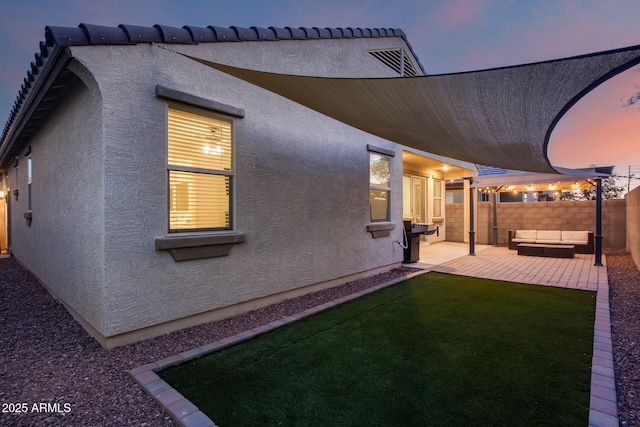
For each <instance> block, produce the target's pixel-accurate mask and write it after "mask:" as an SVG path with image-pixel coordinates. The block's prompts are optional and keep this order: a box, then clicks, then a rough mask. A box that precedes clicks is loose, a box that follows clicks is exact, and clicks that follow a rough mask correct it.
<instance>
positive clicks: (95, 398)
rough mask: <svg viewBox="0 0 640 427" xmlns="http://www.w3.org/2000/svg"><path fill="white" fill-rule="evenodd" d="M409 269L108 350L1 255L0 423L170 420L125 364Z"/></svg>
mask: <svg viewBox="0 0 640 427" xmlns="http://www.w3.org/2000/svg"><path fill="white" fill-rule="evenodd" d="M414 271H416V270H414V269H397V270H392V271H390V272H388V273H383V274H379V275H377V276H373V277H370V278H367V279H360V280H356V281H354V282H350V283H347V284H345V285H342V286H338V287H335V288H331V289H327V290H325V291H320V292H315V293H312V294H309V295H305V296H302V297H299V298H295V299H292V300H288V301H285V302H282V303H279V304H275V305H272V306H269V307H265V308H262V309H259V310H255V311H252V312H250V313H247V314H245V315H243V316H239V317H236V318H232V319H227V320H223V321H220V322H214V323H209V324H204V325H199V326H195V327H192V328H188V329H184V330H181V331H178V332H174V333H171V334H168V335H164V336H161V337H158V338H154V339H151V340H147V341H144V342H141V343H136V344H131V345H127V346H123V347H118V348H116V349H113V350H110V351H109V350H105V349H103V348H102V347H101V346H100V344H98V342H97V341H95V340H94V339H93V338H92V337H90V336H89V335H88V334H87V333H86V332H85V331H84V329H82V327H81V326H80V325H79V324H78V323H77V322H75V321H74V320H73V318H72V317H71V315H70V314H69V313H68V312H67V310H66V309H65V308H64V307H63V306H62V304H60V303H59V302H57V301H56V300H54V299H53V298H52V297H51V295H50V294H49V293H48V292H47V291H46V290H45V289H44V287H43V286H42V285H40V283H39V282H38V281H37V280H36V279H34V277H33V276H32V275H31V274H29V273H28V272H27V271H25V270H24V269H23V268H22V267H21V266H20V265H19V264H18V263H17V262H15V261H14V260H13V259H7V258H5V259H0V326H1V327H2V334H1V335H0V404H2V405H3V407H2V409H3V410H4V411H3V412H4V413H0V425H1V426H60V425H68V426H126V425H132V426H153V427H156V426H175V425H176V424H175V423H174V421H173V420H172V419H171V418H169V417H168V416H167V415H166V414H165V413H164V412H163V411H162V410H161V409H160V407H159V406H158V405H157V404H156V403H155V401H153V400H152V399H151V397H149V396H147V395H146V394H145V393H144V392H143V391H142V390H141V389H140V387H139V386H138V385H137V384H136V383H135V382H134V381H133V379H132V378H131V376H130V375H129V373H128V371H129V370H131V369H133V368H135V367H138V366H141V365H144V364H147V363H151V362H154V361H156V360H159V359H162V358H165V357H168V356H171V355H174V354H177V353H180V352H183V351H186V350H190V349H192V348H195V347H199V346H202V345H205V344H208V343H210V342H213V341H217V340H220V339H222V338H226V337H228V336H231V335H235V334H237V333H240V332H243V331H246V330H248V329H251V328H254V327H256V326H260V325H263V324H267V323H269V322H272V321H273V320H277V319H280V318H282V317H285V316H287V315H290V314H294V313H299V312H302V311H304V310H306V309H307V308H311V307H314V306H316V305H320V304H323V303H325V302H327V301H331V300H334V299H337V298H340V297H342V296H346V295H350V294H352V293H354V292H358V291H360V290H362V289H366V288H369V287H371V286H374V285H375V284H377V283H382V282H386V281H389V280H391V279H394V278H397V277H401V276H404V275H406V274H409V273H412V272H414ZM34 404H35V406H34Z"/></svg>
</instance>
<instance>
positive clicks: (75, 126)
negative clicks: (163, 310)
mask: <svg viewBox="0 0 640 427" xmlns="http://www.w3.org/2000/svg"><path fill="white" fill-rule="evenodd" d="M61 101H62V102H61V103H60V104H59V105H58V106H57V108H56V109H55V110H54V111H53V112H52V113H51V116H50V117H49V119H48V120H47V121H46V122H44V123H43V125H42V126H41V127H40V129H39V131H38V133H37V134H36V135H35V136H34V137H33V138H32V139H31V140H30V144H29V145H30V147H31V154H30V155H31V157H32V161H33V182H32V216H33V219H32V223H31V226H28V225H27V221H26V219H25V218H24V213H25V212H27V210H28V207H27V193H28V192H27V158H26V157H25V154H26V149H25V151H23V152H22V153H21V155H20V156H18V168H16V167H15V166H14V164H15V162H12V163H11V166H10V167H9V168H8V173H9V177H8V181H7V182H8V183H9V185H10V186H11V187H12V188H11V189H12V190H14V189H16V187H17V189H18V190H19V195H18V200H16V199H15V197H14V196H13V195H11V197H12V200H11V215H12V216H11V225H10V226H11V252H12V254H13V256H14V257H15V258H16V259H17V260H18V261H19V262H20V263H22V264H23V265H25V266H26V267H27V268H29V270H31V271H32V272H33V273H34V274H35V275H36V276H37V277H38V278H39V279H40V280H41V281H42V282H44V283H45V285H46V286H47V287H48V288H49V289H50V290H51V291H52V292H53V293H54V294H55V295H57V296H58V297H60V298H61V299H62V300H63V301H64V302H65V303H66V304H67V305H68V306H70V307H71V308H72V310H74V311H75V312H76V313H77V314H79V315H80V316H81V317H82V318H84V319H85V320H86V321H87V322H88V323H90V324H91V325H92V327H94V328H96V329H97V330H100V329H102V328H103V326H104V324H103V320H104V319H103V314H104V310H103V289H102V284H103V281H102V279H103V269H102V266H103V262H102V260H103V246H102V241H103V239H102V229H103V226H102V223H103V203H102V197H101V196H102V193H103V184H102V166H101V163H102V143H101V141H100V102H99V94H98V93H96V92H92V91H90V90H89V89H88V87H87V86H85V85H84V84H83V83H81V82H80V80H78V81H77V82H76V84H75V85H74V86H73V87H72V88H71V89H70V90H69V91H67V93H66V96H65V97H64V99H63V100H61ZM16 173H17V174H18V177H17V186H16Z"/></svg>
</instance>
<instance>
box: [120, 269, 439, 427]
mask: <svg viewBox="0 0 640 427" xmlns="http://www.w3.org/2000/svg"><path fill="white" fill-rule="evenodd" d="M425 273H428V270H423V271H417V272H415V273H411V274H407V275H405V276H403V277H399V278H397V279H392V280H389V281H387V282H384V283H381V284H378V285H375V286H372V287H370V288H367V289H363V290H361V291H358V292H355V293H353V294H351V295H347V296H344V297H341V298H338V299H335V300H333V301H329V302H326V303H324V304H321V305H318V306H315V307H312V308H308V309H306V310H304V311H303V312H301V313H297V314H293V315H290V316H287V317H283V318H282V319H279V320H275V321H273V322H270V323H267V324H265V325H262V326H258V327H256V328H253V329H250V330H248V331H245V332H241V333H239V334H236V335H232V336H230V337H227V338H223V339H221V340H218V341H214V342H212V343H209V344H205V345H203V346H201V347H197V348H194V349H192V350H189V351H185V352H182V353H179V354H176V355H174V356H169V357H166V358H164V359H161V360H158V361H157V362H153V363H149V364H146V365H142V366H139V367H137V368H134V369H132V370H130V371H129V374H130V375H131V376H132V377H133V380H134V381H135V382H136V383H137V384H138V385H139V386H140V387H142V389H143V390H144V391H145V392H146V393H147V394H148V395H149V396H151V397H152V398H153V399H154V400H155V401H156V402H157V403H158V404H159V405H160V406H161V407H162V408H163V409H164V410H165V411H166V412H167V414H169V416H171V418H173V420H174V421H175V422H176V423H178V425H180V426H183V427H216V424H215V423H214V422H213V421H212V420H211V419H210V418H209V417H208V416H207V415H205V414H204V413H203V412H202V411H200V410H199V409H198V408H197V407H196V406H195V405H193V403H191V402H190V401H189V400H188V399H186V398H185V397H184V396H183V395H182V394H181V393H179V392H178V391H177V390H175V389H174V388H173V387H171V386H170V385H169V384H168V383H167V382H166V381H164V380H163V379H162V378H160V376H158V372H160V371H162V370H164V369H167V368H170V367H172V366H177V365H180V364H182V363H184V362H187V361H190V360H193V359H197V358H199V357H202V356H205V355H207V354H210V353H213V352H215V351H218V350H222V349H224V348H227V347H230V346H232V345H235V344H239V343H241V342H243V341H246V340H248V339H250V338H253V337H255V336H257V335H260V334H263V333H266V332H269V331H272V330H274V329H277V328H280V327H282V326H285V325H288V324H290V323H293V322H295V321H297V320H300V319H304V318H306V317H309V316H312V315H314V314H316V313H319V312H321V311H324V310H326V309H328V308H331V307H334V306H336V305H339V304H342V303H345V302H347V301H351V300H354V299H357V298H360V297H361V296H364V295H367V294H370V293H373V292H376V291H379V290H380V289H384V288H386V287H389V286H393V285H395V284H397V283H400V282H404V281H405V280H408V279H411V278H413V277H416V276H420V275H422V274H425Z"/></svg>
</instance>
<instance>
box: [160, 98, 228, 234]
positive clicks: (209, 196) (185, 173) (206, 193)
mask: <svg viewBox="0 0 640 427" xmlns="http://www.w3.org/2000/svg"><path fill="white" fill-rule="evenodd" d="M232 130H233V122H232V121H231V120H229V119H224V118H221V117H218V116H216V115H214V114H211V113H209V112H207V111H206V110H200V109H196V108H186V107H185V108H184V109H183V108H174V107H169V111H168V166H167V169H168V175H169V191H168V198H169V200H168V205H169V232H180V231H195V230H230V229H231V228H232V224H231V205H232V197H231V196H232V194H231V193H232V180H233V132H232Z"/></svg>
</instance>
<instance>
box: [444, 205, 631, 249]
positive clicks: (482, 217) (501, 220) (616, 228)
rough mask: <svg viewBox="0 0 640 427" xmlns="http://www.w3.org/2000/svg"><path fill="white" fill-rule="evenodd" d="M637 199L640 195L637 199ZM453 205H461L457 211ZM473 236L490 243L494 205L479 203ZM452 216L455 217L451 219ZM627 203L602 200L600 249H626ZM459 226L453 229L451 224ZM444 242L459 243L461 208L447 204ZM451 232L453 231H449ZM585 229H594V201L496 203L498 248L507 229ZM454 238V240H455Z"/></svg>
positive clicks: (504, 244)
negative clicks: (445, 238) (601, 240)
mask: <svg viewBox="0 0 640 427" xmlns="http://www.w3.org/2000/svg"><path fill="white" fill-rule="evenodd" d="M638 199H640V196H638ZM452 206H456V208H457V206H460V208H459V209H456V208H452ZM476 212H477V229H476V237H477V242H478V243H479V244H484V245H488V244H492V241H491V239H492V234H493V231H492V230H493V222H492V221H493V206H492V204H491V202H480V203H478V208H477V211H476ZM454 215H455V216H456V217H455V218H454ZM626 215H627V213H626V203H625V200H623V199H615V200H605V201H604V202H603V204H602V235H603V246H605V247H618V248H624V247H625V246H626V236H627V232H626V226H625V224H626V219H625V218H626ZM458 223H459V224H460V227H459V228H460V232H458V231H457V228H458V227H452V226H451V225H452V224H458ZM447 224H448V227H447V240H448V241H452V242H462V241H463V239H462V235H463V232H462V227H463V225H462V224H463V218H462V205H447ZM452 229H455V231H454V232H452ZM518 229H519V230H522V229H528V230H588V231H595V229H596V202H595V201H593V200H589V201H558V202H536V203H524V202H521V203H519V202H509V203H505V202H503V203H499V204H498V245H499V246H507V240H508V231H509V230H518ZM454 238H455V240H454Z"/></svg>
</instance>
